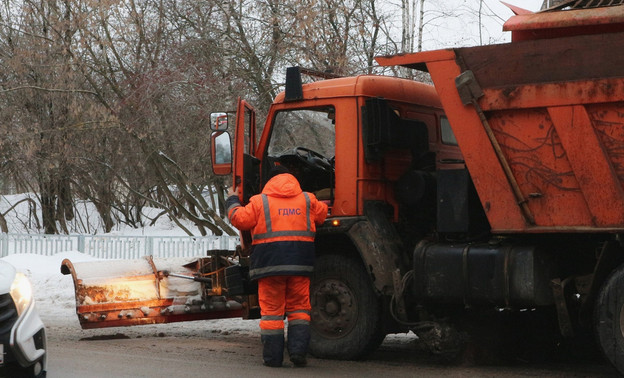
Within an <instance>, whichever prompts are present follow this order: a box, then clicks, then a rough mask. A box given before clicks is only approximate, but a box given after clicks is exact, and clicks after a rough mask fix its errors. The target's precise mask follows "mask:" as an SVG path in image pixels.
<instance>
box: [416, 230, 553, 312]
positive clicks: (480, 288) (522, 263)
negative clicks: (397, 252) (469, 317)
mask: <svg viewBox="0 0 624 378" xmlns="http://www.w3.org/2000/svg"><path fill="white" fill-rule="evenodd" d="M548 257H549V256H548V255H547V254H545V253H542V252H541V251H540V250H539V249H538V247H536V246H532V245H513V244H500V243H482V244H468V243H457V244H452V243H433V242H421V243H419V244H418V245H417V246H416V248H415V250H414V280H413V282H414V284H413V290H414V292H415V295H416V297H417V298H418V299H419V300H421V301H427V302H436V303H448V304H465V305H475V306H476V305H488V306H492V305H493V306H497V307H501V308H502V307H510V308H530V307H536V306H543V305H549V304H553V303H554V301H553V296H552V290H551V289H550V281H551V279H552V278H553V276H554V275H553V273H552V270H553V264H552V263H551V261H550V259H549V258H548Z"/></svg>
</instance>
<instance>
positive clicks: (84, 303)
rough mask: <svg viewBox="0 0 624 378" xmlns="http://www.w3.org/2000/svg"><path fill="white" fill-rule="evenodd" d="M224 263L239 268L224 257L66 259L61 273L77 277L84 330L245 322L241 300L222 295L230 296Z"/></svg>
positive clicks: (78, 313)
mask: <svg viewBox="0 0 624 378" xmlns="http://www.w3.org/2000/svg"><path fill="white" fill-rule="evenodd" d="M223 261H226V265H227V264H231V265H233V263H229V262H227V259H223V257H219V256H217V257H215V258H212V257H202V258H197V257H194V258H163V259H158V258H152V257H151V256H146V257H145V258H143V259H136V260H104V261H88V262H75V263H72V262H71V261H70V260H68V259H65V260H63V262H62V264H61V273H63V274H71V276H72V278H73V281H74V289H75V291H76V314H77V315H78V320H79V321H80V325H81V327H82V328H83V329H89V328H103V327H119V326H131V325H140V324H155V323H171V322H180V321H189V320H202V319H219V318H233V317H242V315H243V304H242V302H243V300H242V299H241V297H234V298H229V297H226V296H225V295H222V294H223V293H224V292H226V291H227V290H226V289H224V288H222V287H221V284H222V282H223V269H215V267H218V266H223ZM219 264H220V265H219ZM163 272H166V273H165V274H163ZM169 273H175V274H176V275H178V276H177V277H174V276H171V275H169ZM180 275H182V276H188V277H190V278H189V279H186V278H181V277H180ZM193 277H201V278H200V279H201V280H202V282H197V281H194V280H193Z"/></svg>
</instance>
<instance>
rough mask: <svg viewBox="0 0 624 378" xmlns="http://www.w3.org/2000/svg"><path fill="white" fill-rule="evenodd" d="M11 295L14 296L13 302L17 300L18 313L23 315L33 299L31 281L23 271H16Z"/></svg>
mask: <svg viewBox="0 0 624 378" xmlns="http://www.w3.org/2000/svg"><path fill="white" fill-rule="evenodd" d="M10 293H11V297H12V298H13V302H15V307H17V313H18V315H21V314H22V313H23V312H24V311H26V309H27V308H28V306H29V305H30V302H32V299H33V292H32V286H30V281H29V280H28V277H26V276H25V275H24V274H23V273H19V272H18V273H16V274H15V279H14V280H13V283H12V284H11V292H10Z"/></svg>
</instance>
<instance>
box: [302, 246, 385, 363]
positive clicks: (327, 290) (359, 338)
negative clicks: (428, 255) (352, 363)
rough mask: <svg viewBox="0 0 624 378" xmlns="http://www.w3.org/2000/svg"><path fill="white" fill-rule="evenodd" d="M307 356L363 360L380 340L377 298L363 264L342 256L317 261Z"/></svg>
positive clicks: (381, 336) (313, 283)
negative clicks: (308, 353) (308, 354)
mask: <svg viewBox="0 0 624 378" xmlns="http://www.w3.org/2000/svg"><path fill="white" fill-rule="evenodd" d="M310 302H311V304H312V324H311V327H310V328H311V329H310V331H311V340H310V353H311V354H312V355H314V356H315V357H318V358H328V359H339V360H353V359H359V358H362V357H365V356H366V355H367V354H368V353H370V352H372V351H373V350H375V349H376V348H377V347H378V346H379V344H381V342H382V341H383V339H384V337H385V334H383V332H382V328H381V323H380V316H381V311H380V298H379V297H378V296H377V294H376V293H375V292H374V290H373V287H372V283H371V280H370V278H369V276H368V274H367V272H366V270H365V269H364V266H363V265H362V263H361V262H360V261H358V260H356V259H353V258H349V257H346V256H341V255H324V256H320V257H319V258H318V259H317V260H316V264H315V268H314V274H313V276H312V282H311V285H310Z"/></svg>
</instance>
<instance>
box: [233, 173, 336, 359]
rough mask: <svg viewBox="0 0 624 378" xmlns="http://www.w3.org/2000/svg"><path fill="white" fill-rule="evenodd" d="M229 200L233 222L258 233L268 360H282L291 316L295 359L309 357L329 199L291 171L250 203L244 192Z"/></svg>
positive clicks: (256, 274) (256, 272)
mask: <svg viewBox="0 0 624 378" xmlns="http://www.w3.org/2000/svg"><path fill="white" fill-rule="evenodd" d="M227 205H228V217H229V219H230V221H231V222H232V224H233V225H234V226H235V227H236V228H238V229H240V230H250V231H251V235H252V246H251V266H250V270H249V275H250V278H251V279H257V280H258V301H259V303H260V314H261V319H260V329H261V337H262V341H263V344H264V352H263V358H264V362H265V364H266V365H269V366H281V364H282V360H283V349H284V317H287V318H288V345H287V349H288V353H289V355H290V357H291V360H292V361H293V362H295V361H296V359H297V358H303V361H305V358H304V357H305V354H306V353H307V348H308V343H309V338H310V336H309V335H310V334H309V324H310V310H311V307H310V275H311V274H312V270H313V268H314V236H315V233H316V225H317V224H321V223H323V221H325V218H326V216H327V205H326V204H324V203H322V202H320V201H318V200H317V199H316V197H315V196H314V194H311V193H307V192H303V191H302V190H301V187H300V186H299V182H298V181H297V179H296V178H295V177H294V176H292V175H291V174H288V173H282V174H278V175H277V176H274V177H272V178H271V179H270V180H269V181H268V182H267V183H266V185H265V186H264V189H263V190H262V193H261V194H259V195H255V196H252V197H251V198H250V200H249V204H247V205H246V206H244V207H243V206H241V205H240V202H239V199H238V196H230V197H229V198H228V200H227ZM293 356H294V357H295V359H293ZM295 364H297V362H295ZM302 364H305V362H303V363H302Z"/></svg>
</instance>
